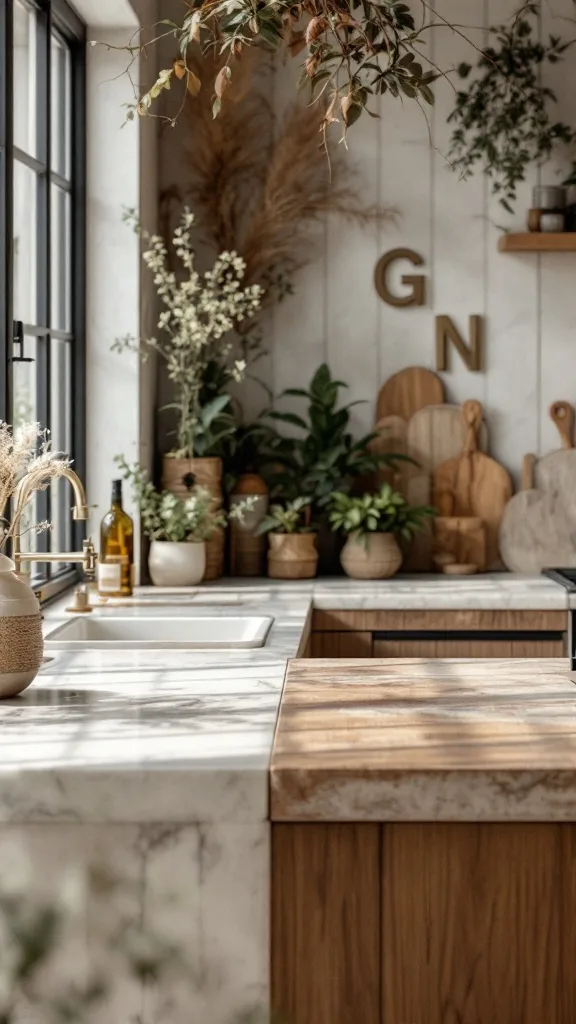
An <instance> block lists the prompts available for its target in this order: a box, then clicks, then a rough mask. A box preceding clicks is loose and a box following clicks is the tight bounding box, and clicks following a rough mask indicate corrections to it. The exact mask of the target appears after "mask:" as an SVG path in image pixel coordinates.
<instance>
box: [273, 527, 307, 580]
mask: <svg viewBox="0 0 576 1024" xmlns="http://www.w3.org/2000/svg"><path fill="white" fill-rule="evenodd" d="M268 541H269V544H270V550H269V552H268V575H269V576H270V577H271V578H272V579H275V580H309V579H312V577H313V576H315V575H316V570H317V568H318V552H317V550H316V534H315V533H270V534H268Z"/></svg>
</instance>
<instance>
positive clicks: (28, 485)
mask: <svg viewBox="0 0 576 1024" xmlns="http://www.w3.org/2000/svg"><path fill="white" fill-rule="evenodd" d="M58 476H59V477H64V478H65V479H66V480H68V481H69V483H70V484H71V486H72V490H73V491H74V501H75V504H74V505H73V507H72V516H73V518H74V519H75V520H82V521H85V520H86V519H88V515H89V510H88V503H87V501H86V491H85V490H84V484H83V483H82V481H81V480H80V477H79V476H78V475H77V474H76V473H75V472H74V470H73V469H70V467H69V466H63V467H62V468H61V469H60V471H59V473H58ZM35 489H36V488H35V487H34V485H33V483H32V481H31V480H30V478H29V476H28V474H27V475H26V476H24V477H22V480H21V481H20V483H19V484H18V487H17V488H16V491H15V493H14V506H15V507H14V523H15V529H14V535H13V538H12V555H13V558H14V561H15V563H16V572H18V573H21V571H22V563H23V562H32V561H38V562H41V561H61V562H80V561H81V562H83V563H84V567H85V569H87V570H90V569H91V568H93V566H92V561H93V557H92V556H93V555H94V549H93V545H92V543H91V542H90V546H89V548H90V549H89V551H86V550H84V551H81V552H78V551H68V552H54V553H46V552H38V553H30V554H28V553H25V554H23V553H22V551H21V537H20V525H21V520H22V514H23V512H24V508H25V507H26V505H27V503H28V502H29V501H30V498H31V497H32V494H33V492H34V490H35Z"/></svg>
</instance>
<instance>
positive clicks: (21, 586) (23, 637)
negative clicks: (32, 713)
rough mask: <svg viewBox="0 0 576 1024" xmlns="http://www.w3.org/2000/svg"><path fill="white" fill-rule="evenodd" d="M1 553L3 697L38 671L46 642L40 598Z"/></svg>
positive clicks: (0, 667)
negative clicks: (43, 637) (43, 635)
mask: <svg viewBox="0 0 576 1024" xmlns="http://www.w3.org/2000/svg"><path fill="white" fill-rule="evenodd" d="M14 569H15V565H14V562H13V561H12V559H10V558H7V557H6V555H0V698H3V697H15V696H16V694H18V693H21V692H22V690H25V689H26V687H27V686H30V683H31V682H32V680H33V679H35V678H36V676H37V675H38V671H39V669H40V666H41V664H42V654H43V650H44V642H43V639H42V616H41V615H40V605H39V604H38V599H37V597H36V595H35V594H34V593H33V591H32V590H31V589H30V587H29V586H28V584H27V583H24V582H23V581H22V580H19V579H18V578H17V576H16V575H15V574H14Z"/></svg>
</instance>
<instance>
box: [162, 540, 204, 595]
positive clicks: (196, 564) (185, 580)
mask: <svg viewBox="0 0 576 1024" xmlns="http://www.w3.org/2000/svg"><path fill="white" fill-rule="evenodd" d="M148 569H149V570H150V579H151V580H152V583H153V584H154V586H155V587H195V586H196V584H198V583H201V582H202V579H203V577H204V572H205V570H206V546H205V544H204V541H198V542H196V541H188V540H185V541H182V542H180V543H177V542H176V541H170V540H153V541H152V543H151V545H150V554H149V555H148Z"/></svg>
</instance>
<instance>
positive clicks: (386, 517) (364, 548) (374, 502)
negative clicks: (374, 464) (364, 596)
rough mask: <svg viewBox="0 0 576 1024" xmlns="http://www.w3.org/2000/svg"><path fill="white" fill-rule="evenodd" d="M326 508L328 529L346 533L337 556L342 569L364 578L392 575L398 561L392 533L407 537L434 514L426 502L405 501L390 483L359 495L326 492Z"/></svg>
mask: <svg viewBox="0 0 576 1024" xmlns="http://www.w3.org/2000/svg"><path fill="white" fill-rule="evenodd" d="M329 509H330V513H329V515H330V523H331V526H332V529H333V530H335V531H338V532H340V533H342V534H343V535H344V536H345V537H346V543H345V545H344V547H343V549H342V554H341V556H340V558H341V562H342V567H343V569H344V571H345V572H346V574H347V575H348V576H351V577H352V578H353V579H365V580H381V579H387V578H388V577H389V576H393V575H394V573H395V572H397V571H398V569H399V568H400V566H401V565H402V552H401V550H400V547H399V545H398V542H397V540H396V537H398V536H399V537H403V538H404V539H405V540H411V539H412V537H413V536H414V534H415V533H418V531H419V530H421V529H422V527H423V526H424V523H425V521H426V519H428V518H429V517H430V516H433V515H435V511H434V509H433V508H430V507H429V506H428V505H421V506H411V505H409V504H408V502H407V501H406V500H405V498H403V496H402V495H401V494H399V493H398V492H397V491H394V490H393V489H392V487H391V486H390V484H383V485H382V487H381V488H380V490H379V491H378V492H377V493H376V494H364V495H363V496H362V497H359V498H355V497H351V496H350V495H348V494H344V493H342V492H340V493H339V492H336V493H334V494H332V495H331V496H330V503H329Z"/></svg>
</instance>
